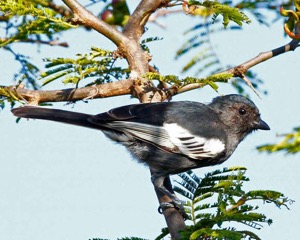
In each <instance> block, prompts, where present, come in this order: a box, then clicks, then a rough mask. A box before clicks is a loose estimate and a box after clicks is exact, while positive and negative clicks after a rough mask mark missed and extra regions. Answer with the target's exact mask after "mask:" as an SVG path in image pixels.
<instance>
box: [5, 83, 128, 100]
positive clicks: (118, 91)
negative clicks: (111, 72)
mask: <svg viewBox="0 0 300 240" xmlns="http://www.w3.org/2000/svg"><path fill="white" fill-rule="evenodd" d="M132 84H133V81H132V80H122V81H118V82H113V83H106V84H102V85H97V86H91V87H83V88H68V89H62V90H48V91H43V90H28V89H25V88H24V86H23V85H20V86H0V96H4V97H12V98H14V99H15V100H23V101H26V102H28V104H31V105H38V104H39V103H43V102H74V101H78V100H87V99H95V98H106V97H114V96H120V95H126V94H130V93H131V87H132Z"/></svg>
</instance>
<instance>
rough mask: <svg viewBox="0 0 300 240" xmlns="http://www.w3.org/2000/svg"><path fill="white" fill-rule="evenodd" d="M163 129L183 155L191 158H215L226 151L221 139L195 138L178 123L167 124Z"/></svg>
mask: <svg viewBox="0 0 300 240" xmlns="http://www.w3.org/2000/svg"><path fill="white" fill-rule="evenodd" d="M163 127H164V129H165V130H166V131H167V133H168V135H169V138H170V141H171V142H172V143H173V144H174V145H176V146H177V147H178V149H179V151H180V152H181V153H182V154H184V155H187V156H188V157H190V158H193V159H201V158H203V157H214V156H216V155H217V154H219V153H221V152H222V151H224V149H225V144H224V143H223V142H222V141H220V140H219V139H215V138H212V139H206V138H203V137H198V136H194V135H193V134H191V133H190V132H189V131H188V130H186V129H184V128H183V127H181V126H179V125H178V124H176V123H169V124H167V123H165V124H164V126H163Z"/></svg>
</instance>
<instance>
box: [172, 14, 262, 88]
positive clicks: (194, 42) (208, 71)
mask: <svg viewBox="0 0 300 240" xmlns="http://www.w3.org/2000/svg"><path fill="white" fill-rule="evenodd" d="M199 21H200V23H199V24H196V25H195V26H194V27H192V28H191V29H188V30H187V31H186V32H185V34H186V35H187V36H188V39H187V41H186V42H185V43H184V44H183V45H182V47H181V48H180V49H178V50H177V52H176V59H178V58H181V57H183V56H185V55H188V54H189V55H192V57H191V58H190V59H189V60H187V62H186V63H185V65H184V66H183V68H182V70H181V72H182V73H185V74H186V73H188V72H189V73H190V72H192V75H195V76H197V77H199V76H204V75H206V76H208V75H214V74H216V73H218V72H220V71H222V70H224V69H228V68H230V67H231V66H229V65H225V66H224V65H223V64H222V62H221V60H220V58H219V56H218V53H217V51H216V50H215V48H214V44H213V43H212V41H211V37H212V35H214V34H216V33H220V32H222V31H236V30H240V29H241V28H240V27H239V26H230V27H228V28H227V29H225V28H224V27H222V26H221V25H220V22H219V21H215V23H214V24H213V23H212V22H211V21H209V20H208V19H207V18H200V19H199ZM194 52H195V53H194ZM189 55H188V56H189ZM246 76H247V78H248V79H249V80H250V81H251V83H252V85H253V86H254V88H255V89H256V90H258V91H260V92H263V93H266V91H265V90H263V89H262V88H261V85H262V84H263V81H262V80H261V79H259V78H258V77H257V75H256V74H255V73H254V72H253V71H248V72H247V73H246ZM230 83H231V85H232V86H233V87H234V88H235V89H236V91H237V92H238V93H240V94H247V91H248V90H249V88H247V87H246V86H247V85H246V84H245V82H244V81H243V80H241V79H239V78H235V79H232V81H230Z"/></svg>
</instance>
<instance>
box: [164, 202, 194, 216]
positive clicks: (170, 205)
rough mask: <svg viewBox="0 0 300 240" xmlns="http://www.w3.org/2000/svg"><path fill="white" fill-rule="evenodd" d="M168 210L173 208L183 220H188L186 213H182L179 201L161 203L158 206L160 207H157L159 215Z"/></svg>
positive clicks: (182, 209)
mask: <svg viewBox="0 0 300 240" xmlns="http://www.w3.org/2000/svg"><path fill="white" fill-rule="evenodd" d="M168 208H175V209H177V210H178V211H179V213H180V214H181V215H182V217H183V219H184V220H187V219H189V215H187V213H186V212H185V211H184V207H183V205H182V203H181V202H180V201H179V202H177V201H172V202H163V203H161V204H160V206H159V207H158V212H159V213H160V214H162V213H163V211H165V210H166V209H168Z"/></svg>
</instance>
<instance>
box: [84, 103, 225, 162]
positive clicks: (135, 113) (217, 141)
mask: <svg viewBox="0 0 300 240" xmlns="http://www.w3.org/2000/svg"><path fill="white" fill-rule="evenodd" d="M89 121H90V122H92V123H94V124H96V125H99V126H101V127H105V128H109V129H112V130H116V131H119V132H123V133H125V134H127V135H129V136H132V137H134V138H136V139H139V140H141V141H145V142H148V143H151V144H153V145H155V146H157V147H159V148H161V149H163V150H166V151H169V152H173V153H179V154H182V155H186V156H187V157H189V158H192V159H203V158H208V157H215V156H217V155H218V154H220V153H222V152H223V151H224V150H225V141H226V136H225V133H224V130H223V129H222V126H219V125H218V124H216V122H217V121H219V119H218V117H217V116H216V114H215V112H213V110H212V109H211V108H210V107H208V106H206V105H204V104H201V103H197V102H168V103H167V102H163V103H144V104H135V105H128V106H122V107H119V108H115V109H112V110H110V111H108V112H106V113H101V114H98V115H95V116H93V117H91V118H90V119H89Z"/></svg>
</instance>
